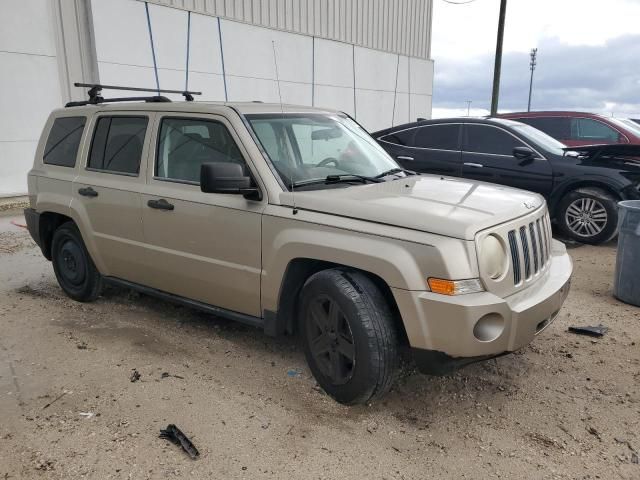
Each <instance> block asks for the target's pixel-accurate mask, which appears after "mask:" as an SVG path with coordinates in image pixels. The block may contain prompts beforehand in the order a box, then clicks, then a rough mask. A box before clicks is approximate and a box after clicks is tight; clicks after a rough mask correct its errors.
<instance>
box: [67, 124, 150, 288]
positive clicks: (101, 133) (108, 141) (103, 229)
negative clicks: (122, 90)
mask: <svg viewBox="0 0 640 480" xmlns="http://www.w3.org/2000/svg"><path fill="white" fill-rule="evenodd" d="M150 121H151V116H150V115H148V114H138V113H130V112H129V113H122V114H120V113H111V112H109V113H108V114H99V115H96V116H95V117H94V118H93V119H92V122H91V133H90V135H91V143H90V147H89V148H88V149H85V151H84V159H85V161H84V162H82V164H81V165H80V168H79V169H78V176H77V177H76V179H75V181H74V182H73V197H72V200H71V202H72V205H71V207H72V211H75V212H76V214H77V215H79V216H80V218H79V221H78V226H79V228H80V230H81V232H82V235H83V238H84V239H85V243H86V244H87V247H88V248H89V251H90V253H91V255H92V258H93V260H94V262H95V263H96V265H97V266H98V269H99V270H100V273H102V274H103V275H107V276H113V277H118V278H122V279H125V280H129V281H132V282H137V283H145V280H146V272H147V270H146V261H145V257H144V248H143V241H144V236H143V232H142V218H141V217H142V211H141V206H140V201H141V200H140V198H141V190H142V188H143V186H144V183H145V174H146V162H145V161H142V159H143V158H146V155H147V153H148V150H149V131H150V128H149V125H150Z"/></svg>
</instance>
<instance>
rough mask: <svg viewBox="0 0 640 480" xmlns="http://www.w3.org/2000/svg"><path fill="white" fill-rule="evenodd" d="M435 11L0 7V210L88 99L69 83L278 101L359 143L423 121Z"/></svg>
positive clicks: (84, 4)
mask: <svg viewBox="0 0 640 480" xmlns="http://www.w3.org/2000/svg"><path fill="white" fill-rule="evenodd" d="M432 2H433V0H149V1H147V2H145V1H140V0H2V1H0V197H7V196H16V195H23V194H24V193H26V173H27V171H28V170H29V168H30V166H31V163H32V161H33V152H34V150H35V145H36V143H37V141H38V137H39V135H40V131H41V128H42V125H43V123H44V121H45V119H46V117H47V115H48V114H49V112H50V111H51V110H52V109H54V108H57V107H60V106H62V105H63V104H64V103H65V102H67V101H69V100H82V99H85V98H86V89H80V88H76V87H74V86H73V83H74V82H100V83H103V84H116V85H127V86H139V87H152V88H154V87H155V88H157V87H159V88H166V89H177V90H183V89H185V88H188V89H190V90H196V91H202V93H203V94H202V96H201V97H196V101H199V100H200V101H203V100H220V101H224V100H233V101H241V100H262V101H265V102H278V101H280V98H281V101H282V102H284V103H295V104H302V105H315V106H324V107H332V108H336V109H340V110H342V111H345V112H347V113H349V114H350V115H352V116H354V117H355V118H356V119H357V120H358V121H359V122H360V123H361V124H362V125H363V126H364V127H365V128H368V129H369V130H376V129H380V128H383V127H388V126H391V125H395V124H398V123H404V122H408V121H412V120H415V119H416V117H427V118H428V117H430V116H431V93H432V80H433V62H432V60H431V59H430V42H431V17H432ZM278 80H279V81H278ZM117 93H119V92H110V91H105V92H104V95H105V97H108V96H109V95H111V96H114V95H116V94H117ZM124 95H125V96H126V95H127V94H124ZM128 95H131V93H129V94H128ZM174 97H175V99H177V100H181V99H182V97H180V96H174Z"/></svg>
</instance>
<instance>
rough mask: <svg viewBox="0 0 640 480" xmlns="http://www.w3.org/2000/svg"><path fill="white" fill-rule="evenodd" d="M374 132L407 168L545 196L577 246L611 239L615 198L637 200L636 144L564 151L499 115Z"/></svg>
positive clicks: (639, 156) (639, 153) (639, 157)
mask: <svg viewBox="0 0 640 480" xmlns="http://www.w3.org/2000/svg"><path fill="white" fill-rule="evenodd" d="M372 136H373V137H374V138H375V139H376V140H377V141H378V142H379V143H380V145H382V147H383V148H384V149H385V150H386V151H387V152H388V153H389V154H390V155H391V156H392V157H393V158H395V159H396V160H397V161H398V162H399V163H400V164H401V165H402V166H403V167H404V168H406V169H408V170H413V171H417V172H423V173H435V174H440V175H448V176H458V177H464V178H471V179H475V180H484V181H486V182H492V183H499V184H503V185H509V186H511V187H517V188H522V189H524V190H531V191H533V192H537V193H539V194H541V195H543V196H544V197H545V198H546V199H547V202H548V204H549V210H550V212H551V216H552V218H553V219H554V220H555V222H556V224H557V226H558V228H559V229H560V230H561V232H562V233H563V234H564V235H566V236H568V237H570V238H573V239H575V240H577V241H580V242H583V243H592V244H597V243H601V242H605V241H607V240H609V239H611V238H612V237H613V236H614V235H615V234H616V231H617V222H618V212H617V205H616V204H617V202H618V201H620V200H630V199H640V145H597V146H585V147H572V148H567V147H565V146H564V145H562V144H561V143H560V142H558V141H557V140H555V139H553V138H551V137H550V136H549V135H547V134H545V133H544V132H541V131H540V130H537V129H535V128H533V127H531V126H530V125H526V124H523V123H520V122H515V121H512V120H506V119H498V118H478V119H475V118H467V117H465V118H449V119H440V120H423V121H419V122H414V123H407V124H404V125H399V126H396V127H392V128H388V129H385V130H380V131H378V132H375V133H372ZM478 208H482V205H478Z"/></svg>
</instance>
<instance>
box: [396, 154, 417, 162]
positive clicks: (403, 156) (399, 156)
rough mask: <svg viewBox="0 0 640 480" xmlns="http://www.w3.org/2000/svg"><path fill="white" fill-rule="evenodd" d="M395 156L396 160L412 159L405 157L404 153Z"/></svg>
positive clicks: (411, 158)
mask: <svg viewBox="0 0 640 480" xmlns="http://www.w3.org/2000/svg"><path fill="white" fill-rule="evenodd" d="M396 158H397V159H398V160H409V161H412V160H413V157H407V156H405V155H398V156H397V157H396Z"/></svg>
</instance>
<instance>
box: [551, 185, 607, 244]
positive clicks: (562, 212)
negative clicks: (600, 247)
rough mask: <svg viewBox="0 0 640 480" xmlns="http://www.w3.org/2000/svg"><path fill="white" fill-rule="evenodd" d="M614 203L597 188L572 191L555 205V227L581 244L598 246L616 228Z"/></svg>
mask: <svg viewBox="0 0 640 480" xmlns="http://www.w3.org/2000/svg"><path fill="white" fill-rule="evenodd" d="M617 202H618V200H617V199H616V198H615V197H614V196H613V195H611V194H610V193H608V192H605V191H604V190H601V189H599V188H593V187H585V188H579V189H577V190H573V191H571V192H569V193H567V194H566V195H565V196H564V197H563V198H562V200H560V203H559V204H558V210H557V215H556V220H557V222H558V227H559V229H560V231H561V232H562V233H563V234H564V235H565V236H567V237H569V238H571V239H573V240H576V241H578V242H581V243H589V244H592V245H597V244H599V243H603V242H606V241H608V240H611V239H612V238H613V237H614V236H615V235H616V233H617V229H618V208H617Z"/></svg>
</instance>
